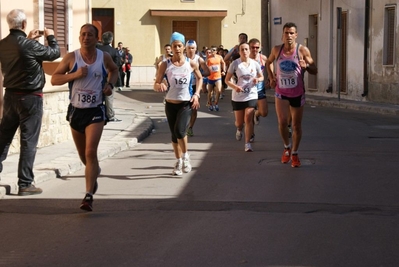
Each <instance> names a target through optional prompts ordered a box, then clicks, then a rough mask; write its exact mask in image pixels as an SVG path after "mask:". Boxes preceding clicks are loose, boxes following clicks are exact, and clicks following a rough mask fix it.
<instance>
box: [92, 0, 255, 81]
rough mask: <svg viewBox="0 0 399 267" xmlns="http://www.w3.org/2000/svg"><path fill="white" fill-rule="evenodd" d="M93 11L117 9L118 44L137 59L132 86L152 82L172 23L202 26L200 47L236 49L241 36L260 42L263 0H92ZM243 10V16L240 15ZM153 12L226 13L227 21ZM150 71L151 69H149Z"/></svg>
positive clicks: (199, 38) (135, 60)
mask: <svg viewBox="0 0 399 267" xmlns="http://www.w3.org/2000/svg"><path fill="white" fill-rule="evenodd" d="M92 7H93V8H114V9H115V14H116V15H115V41H116V42H119V41H122V42H123V44H124V46H128V47H130V49H131V53H132V54H133V57H134V62H133V72H134V73H133V75H132V78H131V79H132V83H137V82H138V81H140V82H142V81H144V80H147V82H153V78H154V76H153V69H154V67H153V64H154V61H155V58H156V57H158V56H159V55H160V54H161V53H163V46H164V44H166V43H169V38H170V35H171V33H172V21H173V20H196V21H198V22H199V31H198V33H199V34H198V35H199V36H198V40H196V41H197V43H198V45H199V47H201V48H202V46H205V45H207V46H210V45H220V44H223V45H224V46H225V47H226V48H228V49H229V48H231V47H233V46H234V45H235V44H236V43H237V41H238V34H239V33H241V32H245V33H247V34H248V35H249V36H250V37H257V38H259V39H260V38H261V23H260V18H261V13H260V12H261V8H260V7H261V0H219V1H209V0H195V3H181V2H180V1H179V0H145V1H144V0H141V1H137V2H135V3H134V4H132V3H131V1H130V0H117V1H116V0H114V1H110V0H92ZM243 8H244V9H245V10H244V11H245V14H244V15H236V14H241V13H242V10H243ZM151 9H166V10H227V14H228V15H227V17H225V18H223V17H222V18H204V17H152V16H151V15H150V10H151ZM149 68H151V69H149ZM135 73H150V74H149V76H150V77H148V78H147V77H146V78H143V77H137V76H136V75H134V74H135Z"/></svg>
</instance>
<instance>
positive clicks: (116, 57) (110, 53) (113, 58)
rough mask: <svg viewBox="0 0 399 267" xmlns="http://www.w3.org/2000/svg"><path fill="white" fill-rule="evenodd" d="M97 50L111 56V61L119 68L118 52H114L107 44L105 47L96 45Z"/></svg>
mask: <svg viewBox="0 0 399 267" xmlns="http://www.w3.org/2000/svg"><path fill="white" fill-rule="evenodd" d="M97 48H98V49H100V50H101V51H104V52H107V53H108V54H109V55H110V56H111V58H112V60H113V61H114V63H115V64H116V66H119V64H120V56H119V53H118V51H116V50H115V48H113V47H112V46H110V45H109V44H107V45H98V46H97Z"/></svg>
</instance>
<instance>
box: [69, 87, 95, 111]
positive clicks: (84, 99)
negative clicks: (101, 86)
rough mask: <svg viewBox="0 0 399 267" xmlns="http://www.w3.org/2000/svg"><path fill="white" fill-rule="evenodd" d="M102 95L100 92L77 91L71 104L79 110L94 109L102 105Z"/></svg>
mask: <svg viewBox="0 0 399 267" xmlns="http://www.w3.org/2000/svg"><path fill="white" fill-rule="evenodd" d="M101 95H102V92H101V91H98V90H87V89H75V90H74V94H73V95H72V97H71V103H72V105H73V106H74V107H77V108H94V107H97V106H98V105H99V104H101V102H102V101H101Z"/></svg>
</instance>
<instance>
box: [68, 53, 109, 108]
mask: <svg viewBox="0 0 399 267" xmlns="http://www.w3.org/2000/svg"><path fill="white" fill-rule="evenodd" d="M74 53H75V63H74V65H73V68H72V70H71V71H70V72H69V73H73V72H76V71H77V70H78V69H79V68H81V67H84V66H88V68H89V69H88V73H87V76H86V77H84V78H80V79H76V80H74V81H71V82H69V86H68V87H69V98H70V100H71V104H72V106H74V107H76V108H94V107H97V106H98V105H100V104H102V103H103V91H102V90H103V87H104V83H105V81H106V77H107V71H106V69H105V66H104V55H103V52H102V51H101V50H99V49H97V57H96V61H95V62H94V63H93V64H87V63H86V62H84V60H83V58H82V55H81V54H80V49H77V50H75V51H74Z"/></svg>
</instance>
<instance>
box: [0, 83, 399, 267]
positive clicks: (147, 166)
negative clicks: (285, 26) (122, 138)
mask: <svg viewBox="0 0 399 267" xmlns="http://www.w3.org/2000/svg"><path fill="white" fill-rule="evenodd" d="M122 94H123V95H124V96H125V97H127V98H132V99H135V100H137V101H139V102H140V103H141V105H142V106H141V109H142V111H143V112H146V113H147V114H148V115H149V116H151V118H152V119H153V120H154V124H155V130H154V132H153V133H152V134H151V135H150V136H149V137H148V138H146V139H145V140H144V141H143V142H142V143H141V144H140V145H138V146H136V147H135V148H133V149H131V150H127V151H123V152H121V153H119V154H117V155H116V156H114V157H112V158H109V159H106V160H104V161H102V162H101V167H102V174H101V176H100V178H99V190H98V192H97V194H96V195H95V202H94V211H93V212H91V213H85V212H82V211H80V210H79V209H78V206H79V203H80V200H81V198H82V197H83V195H84V178H83V170H82V171H78V172H76V173H74V174H72V175H68V176H66V177H63V179H57V180H52V181H48V182H45V183H42V184H41V185H40V186H41V187H42V188H43V189H44V193H43V194H42V195H39V196H33V197H30V198H23V199H22V198H18V197H15V196H7V197H5V198H4V199H3V200H2V201H0V211H1V212H0V233H1V240H2V242H0V253H1V254H0V266H2V265H3V266H162V267H163V266H194V267H197V266H198V267H202V266H269V267H272V266H273V267H283V266H285V267H294V266H295V267H298V266H301V267H305V266H306V267H309V266H399V253H398V251H399V243H398V239H399V205H398V191H399V179H398V178H397V176H398V175H397V173H398V171H399V166H398V162H399V156H398V153H397V150H398V147H399V122H398V119H397V117H395V116H389V115H379V114H370V113H362V112H358V111H351V110H342V109H333V108H323V107H312V106H307V107H306V109H305V116H304V121H303V132H304V134H303V139H302V142H301V146H300V150H299V155H300V159H301V161H302V167H301V168H295V169H294V168H291V167H290V165H284V164H281V163H280V156H281V153H282V142H281V140H280V137H279V135H278V131H277V122H276V115H275V111H274V103H273V102H272V101H271V100H270V102H269V116H268V117H267V118H261V123H260V125H259V126H256V129H255V132H256V139H255V143H254V144H253V148H254V152H252V153H246V152H244V141H240V142H238V141H236V140H235V127H234V115H233V113H232V112H231V108H230V100H229V99H230V92H229V91H228V92H227V95H226V97H225V99H223V100H222V101H221V105H220V106H221V110H220V111H219V112H209V111H206V109H205V99H204V97H202V99H201V103H202V104H203V107H202V108H201V110H200V112H199V116H198V120H197V123H196V125H195V128H194V137H191V138H190V139H189V151H190V154H191V160H192V165H193V171H192V172H191V173H189V174H184V175H183V176H182V177H176V176H172V175H171V171H172V168H173V164H174V162H175V159H174V156H173V152H172V148H171V145H170V134H169V130H168V128H167V123H166V122H165V120H164V112H163V105H162V94H157V93H154V92H153V91H150V90H140V91H139V90H132V91H126V92H122Z"/></svg>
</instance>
